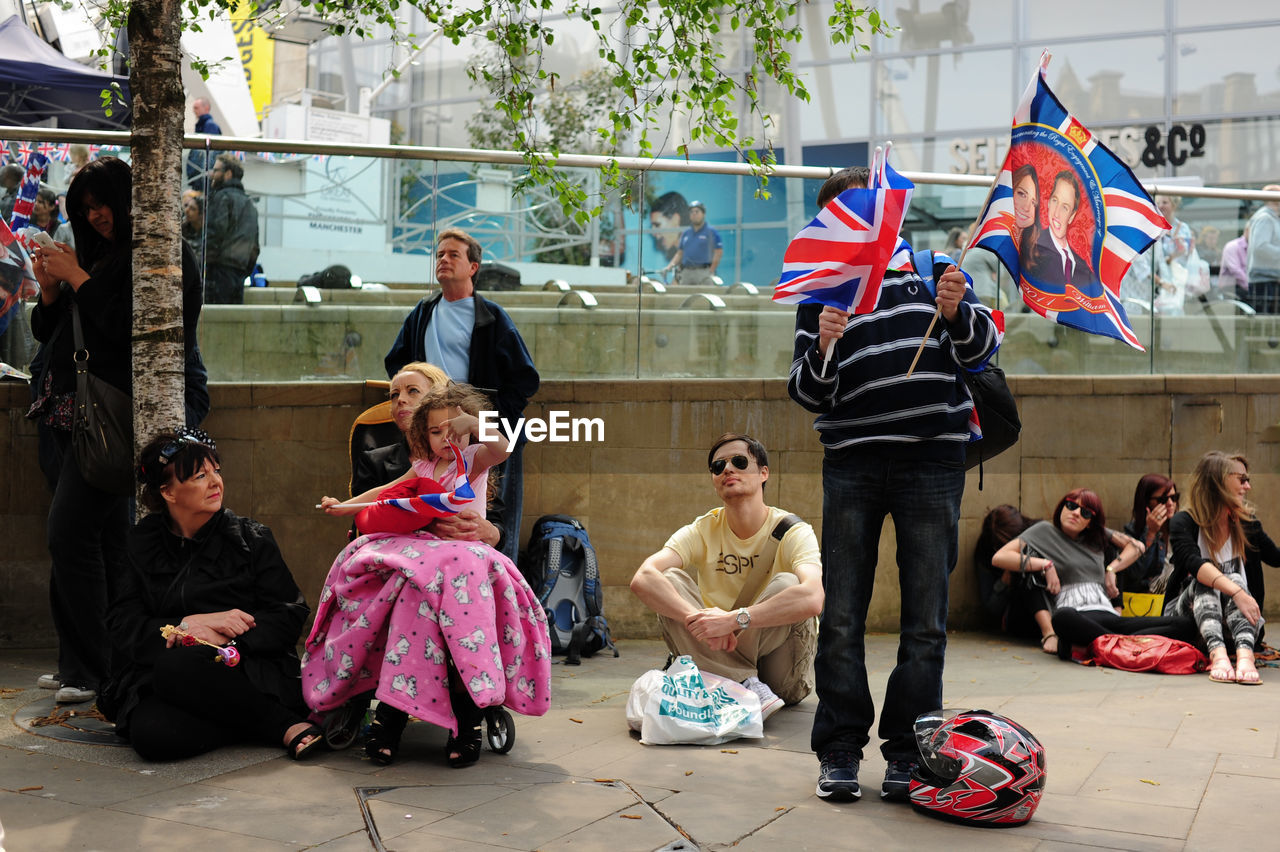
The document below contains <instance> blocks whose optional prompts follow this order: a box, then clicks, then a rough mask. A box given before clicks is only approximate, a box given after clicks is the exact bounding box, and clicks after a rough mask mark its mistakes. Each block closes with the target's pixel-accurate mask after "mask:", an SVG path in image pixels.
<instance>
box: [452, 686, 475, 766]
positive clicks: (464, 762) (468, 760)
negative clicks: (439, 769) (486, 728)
mask: <svg viewBox="0 0 1280 852" xmlns="http://www.w3.org/2000/svg"><path fill="white" fill-rule="evenodd" d="M449 703H450V704H452V705H453V715H454V716H455V717H456V718H457V720H458V735H457V736H456V737H449V740H448V742H446V743H445V745H444V756H445V760H446V761H448V763H449V766H450V767H451V768H453V769H461V768H462V767H464V766H470V765H471V764H473V763H475V762H476V761H478V760H479V759H480V722H481V721H482V720H483V718H484V713H483V712H482V711H481V710H480V708H479V707H477V706H476V705H475V703H474V702H473V701H472V700H471V696H469V695H467V694H465V693H460V692H451V693H450V694H449Z"/></svg>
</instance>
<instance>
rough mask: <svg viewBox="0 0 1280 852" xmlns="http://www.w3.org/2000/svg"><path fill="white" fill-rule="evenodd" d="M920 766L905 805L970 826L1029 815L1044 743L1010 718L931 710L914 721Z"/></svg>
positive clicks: (1036, 797)
mask: <svg viewBox="0 0 1280 852" xmlns="http://www.w3.org/2000/svg"><path fill="white" fill-rule="evenodd" d="M915 733H916V744H917V746H918V747H919V749H920V767H919V768H918V769H917V770H916V771H915V772H914V773H912V777H911V787H910V796H911V804H912V805H914V806H915V807H916V808H917V809H918V810H923V811H926V812H928V813H931V814H935V815H937V816H941V817H944V818H947V819H953V820H958V821H961V822H965V823H969V824H973V825H985V826H1014V825H1023V824H1025V823H1026V822H1027V821H1028V820H1030V819H1031V815H1032V814H1034V813H1035V810H1036V806H1037V805H1039V804H1040V797H1041V796H1043V795H1044V779H1045V768H1044V764H1045V757H1044V747H1043V746H1042V745H1040V742H1039V741H1038V740H1037V739H1036V738H1035V737H1034V736H1032V734H1031V732H1030V731H1028V730H1027V729H1026V728H1024V727H1022V726H1021V725H1019V724H1018V723H1017V722H1015V721H1013V720H1012V719H1007V718H1005V717H1004V716H999V715H997V714H995V713H991V712H989V711H987V710H937V711H934V712H932V713H924V714H922V715H921V716H920V718H918V719H916V724H915Z"/></svg>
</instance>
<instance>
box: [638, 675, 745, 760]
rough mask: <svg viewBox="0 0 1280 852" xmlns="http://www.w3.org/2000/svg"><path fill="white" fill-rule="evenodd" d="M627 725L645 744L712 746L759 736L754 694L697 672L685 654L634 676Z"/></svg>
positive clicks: (732, 682)
mask: <svg viewBox="0 0 1280 852" xmlns="http://www.w3.org/2000/svg"><path fill="white" fill-rule="evenodd" d="M627 724H628V725H629V726H630V727H631V730H633V731H639V732H640V742H642V743H644V744H645V745H715V744H717V743H724V742H728V741H729V740H736V739H739V738H741V737H746V738H748V739H760V738H761V737H763V736H764V719H763V718H762V717H761V715H760V699H759V698H758V697H757V696H756V694H755V693H754V692H752V691H751V690H749V689H747V688H746V687H745V686H743V685H742V684H740V683H737V682H735V681H732V680H729V679H728V678H724V677H720V676H719V675H714V674H711V673H710V672H702V671H699V670H698V667H697V666H696V665H695V664H694V662H693V660H692V659H691V658H689V657H688V656H682V657H677V658H676V660H675V662H673V663H672V664H671V666H670V667H669V668H668V669H667V670H666V671H659V670H657V669H654V670H652V671H647V672H645V673H644V674H642V675H640V677H639V678H637V679H636V682H635V683H634V684H632V686H631V695H630V696H628V698H627Z"/></svg>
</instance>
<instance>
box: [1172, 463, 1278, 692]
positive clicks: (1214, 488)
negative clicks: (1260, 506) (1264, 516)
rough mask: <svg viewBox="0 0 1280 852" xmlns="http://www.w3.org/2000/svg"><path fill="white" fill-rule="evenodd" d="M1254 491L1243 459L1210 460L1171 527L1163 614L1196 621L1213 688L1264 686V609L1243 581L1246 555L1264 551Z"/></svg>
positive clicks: (1194, 480) (1199, 472)
mask: <svg viewBox="0 0 1280 852" xmlns="http://www.w3.org/2000/svg"><path fill="white" fill-rule="evenodd" d="M1250 488H1251V486H1250V484H1249V472H1248V468H1247V467H1246V466H1245V463H1244V460H1243V458H1242V457H1240V456H1230V455H1227V454H1226V453H1220V452H1217V451H1214V452H1209V453H1205V454H1204V455H1203V456H1201V458H1200V461H1199V462H1197V463H1196V468H1195V470H1194V471H1193V472H1192V474H1191V487H1190V488H1189V489H1188V500H1187V508H1186V509H1185V510H1184V511H1181V512H1179V513H1178V514H1176V515H1174V516H1173V520H1172V521H1170V522H1169V526H1170V530H1169V540H1170V544H1171V546H1172V547H1173V573H1172V574H1170V576H1169V586H1168V589H1167V590H1166V591H1165V605H1164V611H1165V612H1171V613H1177V614H1180V615H1192V616H1194V617H1195V622H1196V625H1197V627H1198V628H1199V632H1200V635H1201V636H1202V637H1204V643H1205V645H1207V646H1208V648H1209V679H1210V680H1212V681H1214V682H1215V683H1243V684H1247V685H1249V686H1256V685H1257V684H1260V683H1262V680H1261V679H1260V678H1259V677H1258V669H1257V668H1256V667H1255V666H1254V662H1253V649H1254V645H1255V644H1256V642H1257V638H1258V631H1259V630H1260V629H1261V627H1262V608H1261V606H1259V604H1258V601H1257V600H1256V599H1255V598H1254V597H1253V595H1252V594H1251V593H1250V589H1249V581H1248V579H1247V577H1246V573H1245V561H1246V559H1247V558H1248V556H1247V554H1248V552H1249V551H1250V550H1253V551H1258V550H1259V545H1260V542H1259V540H1258V539H1257V534H1258V533H1261V531H1262V527H1261V525H1256V526H1255V525H1254V524H1252V523H1250V522H1251V521H1252V520H1253V519H1254V512H1253V506H1252V505H1251V504H1250V503H1249V501H1248V500H1247V499H1246V495H1248V493H1249V489H1250ZM1246 524H1248V527H1246ZM1250 532H1253V535H1252V536H1251V535H1250V534H1249V533H1250ZM1273 548H1274V546H1273ZM1224 625H1225V627H1226V629H1227V630H1229V631H1231V637H1232V639H1233V640H1234V641H1235V646H1236V664H1235V667H1234V668H1232V666H1231V660H1230V659H1229V657H1228V656H1227V648H1226V642H1225V640H1224V638H1223V627H1224Z"/></svg>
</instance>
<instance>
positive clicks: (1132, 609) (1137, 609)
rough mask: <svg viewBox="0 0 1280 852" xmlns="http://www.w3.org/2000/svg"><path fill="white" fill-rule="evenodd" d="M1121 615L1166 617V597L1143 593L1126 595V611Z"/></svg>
mask: <svg viewBox="0 0 1280 852" xmlns="http://www.w3.org/2000/svg"><path fill="white" fill-rule="evenodd" d="M1120 614H1121V615H1133V616H1143V615H1164V595H1149V594H1144V593H1142V592H1125V593H1124V610H1123V611H1122V612H1121V613H1120Z"/></svg>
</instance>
